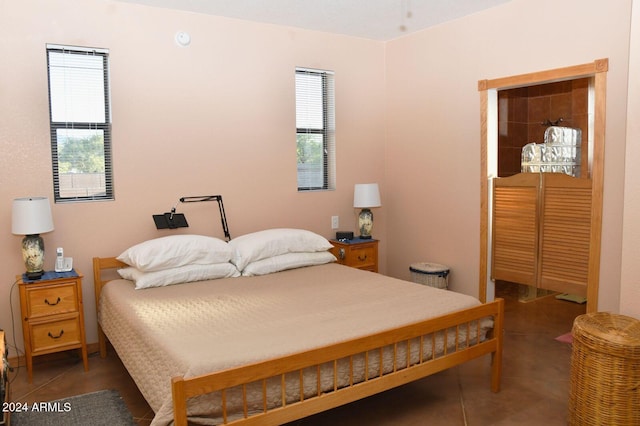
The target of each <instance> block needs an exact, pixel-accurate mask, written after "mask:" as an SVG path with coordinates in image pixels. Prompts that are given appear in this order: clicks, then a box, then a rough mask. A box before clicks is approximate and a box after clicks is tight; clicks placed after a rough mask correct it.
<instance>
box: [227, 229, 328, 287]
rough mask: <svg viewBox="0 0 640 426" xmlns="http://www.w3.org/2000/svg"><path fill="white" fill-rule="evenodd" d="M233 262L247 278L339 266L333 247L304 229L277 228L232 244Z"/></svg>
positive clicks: (245, 237)
mask: <svg viewBox="0 0 640 426" xmlns="http://www.w3.org/2000/svg"><path fill="white" fill-rule="evenodd" d="M229 245H230V246H231V247H233V249H234V257H233V259H231V262H232V263H233V264H235V265H236V267H237V268H238V270H239V271H241V272H242V275H243V276H251V275H264V274H270V273H272V272H278V271H283V270H286V269H293V268H300V267H303V266H311V265H321V264H324V263H329V262H335V261H336V258H335V256H334V255H332V254H331V253H329V252H328V251H327V250H329V249H330V248H332V247H333V246H332V245H331V243H330V242H329V241H328V240H327V239H326V238H324V237H322V236H320V235H318V234H316V233H313V232H311V231H307V230H304V229H290V228H277V229H267V230H265V231H259V232H254V233H251V234H246V235H243V236H241V237H238V238H235V239H233V240H231V241H230V242H229Z"/></svg>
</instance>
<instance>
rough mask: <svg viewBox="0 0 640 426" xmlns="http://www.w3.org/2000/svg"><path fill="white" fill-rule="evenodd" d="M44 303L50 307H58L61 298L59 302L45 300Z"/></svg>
mask: <svg viewBox="0 0 640 426" xmlns="http://www.w3.org/2000/svg"><path fill="white" fill-rule="evenodd" d="M44 303H46V304H47V305H49V306H56V305H57V304H58V303H60V298H59V297H58V300H56V301H55V302H53V303H51V302H49V299H44Z"/></svg>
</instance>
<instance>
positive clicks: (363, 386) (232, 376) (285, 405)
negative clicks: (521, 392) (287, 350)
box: [172, 299, 504, 426]
mask: <svg viewBox="0 0 640 426" xmlns="http://www.w3.org/2000/svg"><path fill="white" fill-rule="evenodd" d="M503 317H504V301H503V300H502V299H497V300H496V301H494V302H491V303H486V304H483V305H480V306H477V307H473V308H470V309H465V310H462V311H458V312H454V313H451V314H448V315H444V316H441V317H437V318H433V319H430V320H426V321H421V322H418V323H415V324H411V325H407V326H403V327H400V328H397V329H392V330H388V331H385V332H381V333H377V334H374V335H370V336H366V337H362V338H358V339H355V340H350V341H346V342H342V343H338V344H333V345H329V346H325V347H321V348H318V349H314V350H310V351H305V352H301V353H297V354H293V355H289V356H286V357H282V358H277V359H273V360H269V361H264V362H259V363H255V364H251V365H246V366H241V367H238V368H233V369H229V370H225V371H220V372H216V373H212V374H207V375H203V376H198V377H192V378H188V379H185V378H183V377H175V378H173V380H172V393H173V404H174V420H175V425H176V426H186V425H187V402H188V401H189V399H191V398H196V397H200V396H202V395H207V394H212V393H218V394H219V401H218V404H219V405H220V409H221V413H220V417H221V422H222V423H223V424H234V425H235V424H238V425H239V424H242V425H251V424H259V425H271V424H273V425H278V424H283V423H286V422H289V421H293V420H296V419H299V418H303V417H306V416H309V415H312V414H316V413H319V412H322V411H325V410H328V409H330V408H334V407H338V406H340V405H344V404H347V403H350V402H353V401H356V400H358V399H362V398H365V397H367V396H370V395H374V394H377V393H380V392H382V391H384V390H387V389H391V388H394V387H396V386H400V385H403V384H406V383H409V382H411V381H414V380H418V379H420V378H423V377H426V376H429V375H431V374H434V373H437V372H439V371H443V370H446V369H448V368H451V367H454V366H456V365H459V364H462V363H464V362H466V361H469V360H472V359H474V358H478V357H480V356H484V355H487V354H491V390H492V391H494V392H498V391H499V390H500V376H501V366H502V339H503ZM487 318H491V319H492V320H493V328H492V330H491V331H490V332H489V333H487V335H486V337H485V338H484V339H481V338H480V337H479V336H481V330H480V327H481V325H480V324H481V322H482V320H486V319H487ZM436 336H440V337H439V338H440V339H443V340H444V345H443V350H441V351H439V352H436V346H437V345H436V340H435V339H436ZM474 336H475V337H474ZM429 340H432V341H433V342H432V343H433V344H429ZM425 347H430V348H432V349H430V350H425V349H424V348H425ZM416 348H418V349H416ZM416 350H417V351H418V352H419V353H418V354H417V355H416V354H415V352H416ZM412 352H413V353H414V355H416V358H415V360H414V359H413V358H412V356H413V355H411V354H412ZM384 357H391V367H389V368H386V367H383V365H384V363H383V358H384ZM356 358H357V359H358V362H361V363H364V369H363V371H364V372H365V373H364V377H359V378H356V376H358V374H359V373H357V372H356V369H355V368H354V364H356V362H355V360H356ZM373 358H377V359H378V360H380V362H379V363H377V364H375V365H374V361H373ZM339 365H340V366H341V367H339ZM327 367H328V368H329V374H330V375H332V376H333V377H332V381H333V385H332V386H330V387H329V388H326V387H325V386H324V385H323V386H321V385H320V383H321V369H322V370H323V373H322V374H326V369H327ZM345 369H346V371H345ZM376 369H377V370H376ZM331 370H333V371H332V372H331ZM371 370H373V371H374V373H375V374H370V371H371ZM310 372H311V375H317V380H315V381H314V383H317V389H316V390H315V391H314V392H313V394H311V395H309V394H308V392H306V391H303V389H305V386H306V383H305V381H306V380H308V377H309V375H310ZM314 372H316V373H314ZM345 373H346V375H345ZM292 376H293V378H294V383H295V382H296V381H298V380H299V383H297V384H296V386H294V387H295V388H296V390H295V392H298V393H299V396H295V398H294V399H293V400H292V398H291V395H290V393H291V392H290V390H289V389H287V388H288V387H291V385H290V383H291V378H292ZM345 376H346V377H345ZM298 377H299V379H298ZM274 381H276V383H279V387H278V388H279V389H280V390H279V392H281V395H280V396H279V398H276V400H278V401H279V402H278V403H277V404H276V405H275V406H273V405H274V403H273V401H274V398H273V395H271V396H268V391H267V388H268V385H267V383H268V382H269V383H273V382H274ZM249 387H251V388H252V389H253V391H252V392H254V391H255V389H256V388H257V389H258V390H259V392H260V390H261V393H262V397H261V398H262V403H261V404H259V405H261V409H259V410H256V409H255V406H254V405H255V404H254V403H250V402H249V397H248V396H247V395H248V393H249V392H248V390H247V389H248V388H249ZM232 392H235V395H236V399H238V398H237V397H238V395H240V396H239V399H240V406H241V408H239V409H238V407H235V408H229V404H228V399H231V398H230V397H228V395H230V394H231V393H232Z"/></svg>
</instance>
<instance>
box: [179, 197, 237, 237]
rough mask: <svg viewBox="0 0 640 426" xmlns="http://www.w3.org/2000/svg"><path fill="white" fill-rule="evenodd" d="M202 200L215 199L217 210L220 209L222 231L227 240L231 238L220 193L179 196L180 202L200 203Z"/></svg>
mask: <svg viewBox="0 0 640 426" xmlns="http://www.w3.org/2000/svg"><path fill="white" fill-rule="evenodd" d="M203 201H217V202H218V210H219V211H220V221H221V222H222V231H223V232H224V236H225V238H226V240H227V241H230V240H231V234H229V226H228V225H227V216H226V214H225V212H224V203H223V202H222V195H197V196H192V197H181V198H180V202H181V203H200V202H203Z"/></svg>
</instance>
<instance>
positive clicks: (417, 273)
mask: <svg viewBox="0 0 640 426" xmlns="http://www.w3.org/2000/svg"><path fill="white" fill-rule="evenodd" d="M409 271H411V279H412V280H413V282H414V283H418V284H423V285H428V286H429V287H436V288H442V289H445V290H446V289H447V287H448V286H449V267H448V266H445V265H440V264H438V263H429V262H418V263H412V264H411V266H409Z"/></svg>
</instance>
